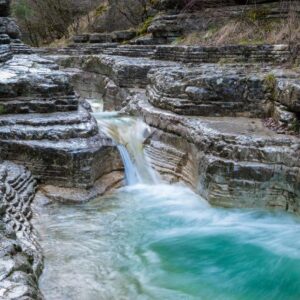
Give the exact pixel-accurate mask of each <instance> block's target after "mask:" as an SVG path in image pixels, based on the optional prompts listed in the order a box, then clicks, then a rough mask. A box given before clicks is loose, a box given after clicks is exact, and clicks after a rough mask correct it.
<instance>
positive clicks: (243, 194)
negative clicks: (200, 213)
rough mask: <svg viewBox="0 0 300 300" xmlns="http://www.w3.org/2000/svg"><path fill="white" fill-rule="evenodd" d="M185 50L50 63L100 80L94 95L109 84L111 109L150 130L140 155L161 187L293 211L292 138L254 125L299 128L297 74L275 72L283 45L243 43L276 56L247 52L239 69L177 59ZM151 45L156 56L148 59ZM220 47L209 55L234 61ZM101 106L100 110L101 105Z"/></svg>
mask: <svg viewBox="0 0 300 300" xmlns="http://www.w3.org/2000/svg"><path fill="white" fill-rule="evenodd" d="M239 47H240V46H235V49H241V48H239ZM195 48H197V47H174V46H156V47H153V46H151V47H149V46H120V47H115V48H113V51H112V52H111V55H109V49H106V50H105V54H100V55H92V56H81V55H79V56H71V57H70V56H69V57H68V56H57V60H58V61H60V63H61V65H63V66H64V65H65V66H68V67H70V66H76V67H77V68H80V69H81V71H84V72H86V71H88V72H92V73H94V74H97V76H98V79H100V78H104V79H105V80H106V82H109V83H110V84H109V85H105V84H103V85H101V88H100V89H99V92H100V93H101V90H102V92H103V95H105V94H107V93H108V91H110V87H113V89H114V91H115V94H114V95H115V96H116V95H118V96H117V97H115V100H116V99H119V105H118V106H115V108H117V109H119V108H120V107H121V106H123V105H125V104H126V103H128V104H127V108H126V109H127V111H129V112H130V113H133V114H135V115H139V116H142V117H143V118H144V120H145V121H146V122H147V123H148V124H149V125H150V126H151V127H152V128H153V135H152V136H151V138H149V140H148V143H147V145H146V149H147V153H148V155H149V157H150V159H151V161H152V164H153V166H154V167H155V168H156V169H157V170H158V171H159V172H160V173H162V174H163V175H164V177H165V178H166V179H167V180H168V181H171V182H176V181H185V182H187V183H188V184H189V185H190V186H192V187H193V188H194V189H195V190H196V191H197V192H198V193H199V194H201V195H202V196H204V197H205V198H206V199H208V200H209V201H210V202H211V203H212V204H214V205H222V206H226V207H273V208H277V209H281V210H288V211H293V212H299V199H300V198H299V191H300V189H299V182H300V180H299V179H300V173H299V172H300V166H299V163H298V160H299V159H298V158H299V157H300V153H299V149H300V140H299V137H297V135H289V134H277V133H276V132H274V131H272V130H270V129H268V128H266V127H265V126H264V124H263V119H264V118H269V117H272V118H273V119H274V120H276V121H277V122H281V123H282V124H284V125H285V126H286V128H287V132H289V129H288V127H293V124H297V122H299V109H298V104H299V96H298V89H299V80H298V78H299V70H298V69H297V68H296V69H294V70H288V69H284V68H282V67H279V66H278V64H279V62H281V61H282V60H284V59H285V57H286V55H287V48H285V46H282V45H281V46H260V47H248V49H255V51H256V53H259V51H260V50H261V49H273V50H274V51H278V52H277V53H276V55H277V58H276V59H273V60H270V59H269V57H268V56H266V55H257V56H256V57H257V60H256V63H255V64H248V63H247V60H246V56H245V59H244V61H243V59H242V58H241V57H240V58H239V60H240V62H239V63H236V62H235V63H233V60H232V62H231V63H218V64H216V63H211V62H210V60H209V59H208V58H207V57H208V56H206V57H205V58H203V59H200V58H199V57H198V58H197V56H196V55H195V57H196V58H197V61H196V62H195V61H194V62H193V60H194V57H193V56H192V55H191V56H189V55H188V54H187V53H191V51H194V49H195ZM138 49H144V51H141V57H136V56H138ZM161 49H163V51H165V52H164V53H165V54H164V56H163V60H157V59H154V58H155V53H157V51H160V50H161ZM178 49H184V52H185V53H186V54H185V55H184V57H186V58H187V61H185V60H184V59H180V56H179V59H178V60H179V61H181V62H180V63H178V62H175V61H173V60H175V59H176V58H175V55H173V53H174V52H173V51H178ZM198 49H201V47H198ZM202 49H203V48H202ZM204 49H205V50H206V49H210V50H209V51H212V49H213V48H204ZM221 49H222V48H221ZM224 49H226V47H224ZM227 49H228V50H227V51H224V52H222V51H221V50H220V49H219V53H220V56H219V57H218V59H222V58H224V57H226V55H227V53H228V55H229V54H230V55H231V57H234V55H235V54H234V52H233V53H232V52H231V53H230V49H234V47H228V48H227ZM273 50H272V51H273ZM147 51H148V53H151V54H150V57H147ZM168 51H169V52H168ZM222 54H223V55H224V56H223V57H222ZM273 54H274V53H273ZM273 54H272V55H273ZM258 57H259V58H258ZM167 59H168V60H167ZM192 63H193V64H192ZM262 63H263V64H262ZM100 80H101V81H102V79H100ZM103 100H104V107H105V105H107V104H105V103H108V101H109V99H108V98H105V97H104V98H103Z"/></svg>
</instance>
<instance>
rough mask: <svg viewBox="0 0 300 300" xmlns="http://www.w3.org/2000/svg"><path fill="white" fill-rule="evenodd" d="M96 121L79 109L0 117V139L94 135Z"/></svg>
mask: <svg viewBox="0 0 300 300" xmlns="http://www.w3.org/2000/svg"><path fill="white" fill-rule="evenodd" d="M97 133H98V126H97V123H96V121H95V120H94V119H93V118H91V116H90V115H89V114H88V113H87V112H86V110H85V109H83V108H80V110H79V111H78V112H72V113H54V114H46V115H45V116H44V115H32V114H28V115H21V116H20V115H13V116H9V115H5V116H3V117H0V138H1V139H4V140H5V139H12V140H41V139H49V140H58V139H71V138H80V137H81V138H83V137H90V136H93V135H96V134H97Z"/></svg>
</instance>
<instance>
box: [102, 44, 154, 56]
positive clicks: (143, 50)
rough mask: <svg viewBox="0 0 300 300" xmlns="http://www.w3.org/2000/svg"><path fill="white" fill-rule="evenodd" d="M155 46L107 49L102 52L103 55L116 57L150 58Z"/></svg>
mask: <svg viewBox="0 0 300 300" xmlns="http://www.w3.org/2000/svg"><path fill="white" fill-rule="evenodd" d="M155 49H156V46H151V45H150V46H148V45H147V46H119V47H114V48H107V49H105V50H104V51H103V54H105V55H117V56H128V57H148V58H149V57H151V56H152V55H153V54H154V50H155Z"/></svg>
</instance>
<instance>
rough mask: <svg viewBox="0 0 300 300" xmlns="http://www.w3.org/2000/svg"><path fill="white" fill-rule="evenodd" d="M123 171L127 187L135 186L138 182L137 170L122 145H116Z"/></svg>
mask: <svg viewBox="0 0 300 300" xmlns="http://www.w3.org/2000/svg"><path fill="white" fill-rule="evenodd" d="M118 150H119V152H120V155H121V158H122V161H123V164H124V169H125V180H126V184H127V185H135V184H137V183H139V182H140V179H139V176H138V172H137V169H136V167H135V165H134V164H133V162H132V160H131V157H130V155H129V153H128V151H127V149H126V147H125V146H124V145H118Z"/></svg>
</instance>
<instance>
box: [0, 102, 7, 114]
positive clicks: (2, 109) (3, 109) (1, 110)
mask: <svg viewBox="0 0 300 300" xmlns="http://www.w3.org/2000/svg"><path fill="white" fill-rule="evenodd" d="M5 113H6V109H5V107H4V105H2V104H0V115H4V114H5Z"/></svg>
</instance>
